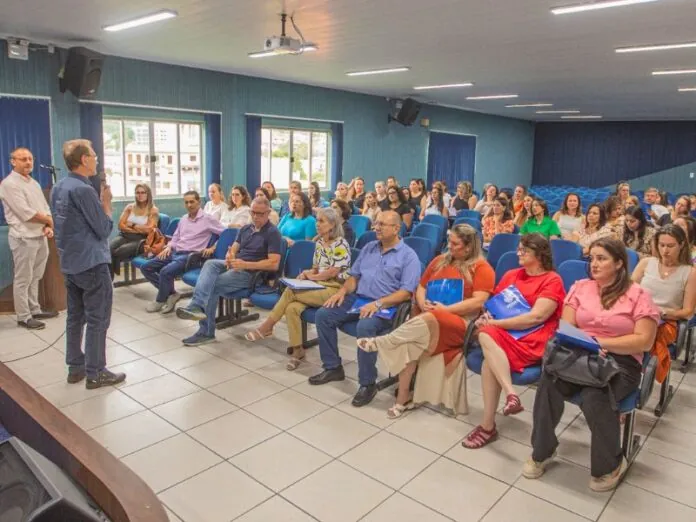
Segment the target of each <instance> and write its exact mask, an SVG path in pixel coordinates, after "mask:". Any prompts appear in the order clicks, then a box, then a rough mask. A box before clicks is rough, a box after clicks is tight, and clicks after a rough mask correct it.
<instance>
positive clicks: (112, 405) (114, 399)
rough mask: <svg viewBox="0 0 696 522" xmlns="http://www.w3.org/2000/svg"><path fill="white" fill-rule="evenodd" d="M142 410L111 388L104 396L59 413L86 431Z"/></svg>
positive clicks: (132, 401)
mask: <svg viewBox="0 0 696 522" xmlns="http://www.w3.org/2000/svg"><path fill="white" fill-rule="evenodd" d="M144 409H145V408H144V407H143V406H142V405H141V404H139V403H137V402H136V401H134V400H133V399H131V398H130V397H128V396H127V395H125V394H123V393H121V392H120V391H118V390H115V389H113V388H112V391H111V392H109V393H107V394H105V395H99V396H97V397H92V398H91V399H87V400H85V401H81V402H77V403H75V404H72V405H70V406H66V407H65V408H62V409H61V411H62V412H63V413H64V414H65V415H67V416H68V417H70V418H71V419H72V420H73V421H74V422H75V423H76V424H77V425H78V426H80V428H82V429H83V430H85V431H86V430H91V429H93V428H96V427H98V426H103V425H104V424H108V423H110V422H113V421H115V420H118V419H122V418H123V417H128V416H129V415H132V414H134V413H138V412H139V411H142V410H144Z"/></svg>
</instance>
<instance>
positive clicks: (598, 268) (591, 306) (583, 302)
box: [522, 238, 660, 491]
mask: <svg viewBox="0 0 696 522" xmlns="http://www.w3.org/2000/svg"><path fill="white" fill-rule="evenodd" d="M627 267H628V259H627V256H626V248H625V247H624V245H623V244H622V243H620V242H619V241H617V240H615V239H611V238H605V239H598V240H597V241H595V242H594V243H593V244H592V245H591V247H590V269H591V274H590V279H582V280H580V281H578V282H576V283H575V284H574V285H573V287H572V288H571V289H570V292H569V293H568V296H567V297H566V301H565V305H564V307H563V316H562V318H563V320H565V321H567V322H568V323H570V324H572V325H574V326H577V327H578V328H580V329H581V330H583V331H584V332H585V333H587V334H588V335H590V336H592V337H594V338H595V339H596V341H597V342H598V343H599V345H600V347H601V352H600V353H601V355H602V356H604V357H606V356H608V355H611V356H612V357H613V358H614V359H615V360H616V362H617V363H618V365H619V367H620V368H621V372H620V373H619V374H618V375H617V376H616V377H615V378H614V379H613V380H612V381H611V383H610V385H609V387H607V388H591V387H583V386H579V385H576V384H571V383H568V382H566V381H563V380H560V379H559V380H555V381H554V379H553V378H552V377H549V376H548V375H547V374H546V373H542V377H541V380H540V381H539V384H538V387H537V392H536V398H535V400H534V429H533V431H532V447H533V451H532V456H531V457H530V458H529V460H528V461H527V462H526V463H525V465H524V469H523V470H522V475H524V476H525V477H526V478H528V479H536V478H539V477H541V476H542V475H543V474H544V471H545V468H546V465H547V464H548V463H549V462H550V461H551V459H553V457H554V456H555V454H556V448H557V447H558V439H557V438H556V433H555V429H556V426H558V422H559V421H560V419H561V415H562V414H563V406H564V403H565V399H567V398H570V397H573V396H574V395H576V394H578V393H580V395H581V396H582V405H581V406H580V408H581V409H582V412H583V414H584V415H585V419H586V421H587V424H588V426H589V428H590V431H591V432H592V446H591V465H590V472H591V475H592V477H591V479H590V489H592V490H593V491H609V490H612V489H614V488H615V487H616V486H617V484H618V483H619V481H620V480H621V478H622V477H623V475H624V473H625V472H626V469H627V467H628V463H627V462H626V459H625V458H623V455H622V452H621V426H620V421H619V412H618V411H616V410H615V409H614V403H613V400H615V401H616V402H619V401H621V400H622V399H624V398H625V397H627V396H628V395H629V394H630V393H632V392H633V391H635V389H636V388H637V387H638V385H639V383H640V378H641V372H642V365H641V363H642V360H643V354H644V352H646V351H649V350H650V348H651V347H652V345H653V342H654V341H655V335H656V333H657V324H658V321H659V319H660V312H659V310H658V309H657V307H656V306H655V304H654V303H653V300H652V298H651V297H650V294H649V293H648V292H647V291H646V290H644V289H643V288H641V287H640V285H638V284H635V283H633V282H632V281H631V276H630V275H629V272H628V268H627ZM609 388H611V393H610V390H609ZM612 395H613V399H612Z"/></svg>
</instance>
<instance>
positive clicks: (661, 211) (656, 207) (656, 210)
mask: <svg viewBox="0 0 696 522" xmlns="http://www.w3.org/2000/svg"><path fill="white" fill-rule="evenodd" d="M643 201H644V202H645V203H647V204H648V205H650V211H649V212H648V215H649V216H650V218H651V219H652V220H653V221H655V222H657V221H658V220H659V219H660V218H661V217H662V216H664V215H665V214H669V209H668V208H667V207H665V206H663V205H661V204H659V203H658V201H659V192H658V190H657V189H656V188H655V187H650V188H649V189H648V190H646V191H645V194H644V195H643Z"/></svg>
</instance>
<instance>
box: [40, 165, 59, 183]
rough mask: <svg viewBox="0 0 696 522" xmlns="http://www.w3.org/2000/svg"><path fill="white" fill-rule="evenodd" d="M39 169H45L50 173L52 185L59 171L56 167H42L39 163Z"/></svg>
mask: <svg viewBox="0 0 696 522" xmlns="http://www.w3.org/2000/svg"><path fill="white" fill-rule="evenodd" d="M39 167H41V168H42V169H46V170H47V171H49V172H50V173H51V177H52V178H53V183H54V184H55V183H56V172H57V171H59V170H60V169H59V168H58V167H54V166H53V165H44V164H43V163H39Z"/></svg>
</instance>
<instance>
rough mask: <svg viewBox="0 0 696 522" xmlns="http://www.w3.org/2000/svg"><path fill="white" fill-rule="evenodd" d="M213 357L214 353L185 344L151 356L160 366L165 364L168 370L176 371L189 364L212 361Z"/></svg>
mask: <svg viewBox="0 0 696 522" xmlns="http://www.w3.org/2000/svg"><path fill="white" fill-rule="evenodd" d="M212 358H213V356H212V355H210V354H209V353H207V352H204V351H203V350H199V349H198V348H193V347H188V346H184V347H181V348H174V349H173V350H169V351H168V352H164V353H160V354H158V355H153V356H152V357H150V360H151V361H153V362H155V363H157V364H159V365H160V366H164V367H165V368H166V369H167V370H170V371H173V372H175V371H177V370H183V369H184V368H188V367H189V366H195V365H196V364H201V363H204V362H207V361H210V360H211V359H212Z"/></svg>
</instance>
